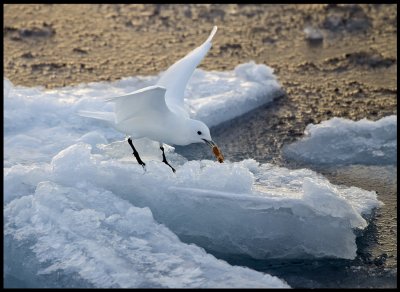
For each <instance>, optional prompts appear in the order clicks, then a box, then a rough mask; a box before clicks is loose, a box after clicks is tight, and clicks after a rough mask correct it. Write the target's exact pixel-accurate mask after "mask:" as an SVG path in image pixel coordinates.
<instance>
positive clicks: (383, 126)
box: [284, 115, 397, 165]
mask: <svg viewBox="0 0 400 292" xmlns="http://www.w3.org/2000/svg"><path fill="white" fill-rule="evenodd" d="M304 133H305V137H304V138H302V139H300V140H299V141H296V142H295V143H293V144H291V145H288V146H287V147H286V148H285V150H284V153H285V155H286V156H287V157H289V158H291V159H295V160H300V161H304V162H307V163H316V164H367V165H371V164H396V163H397V116H396V115H392V116H387V117H384V118H381V119H380V120H378V121H375V122H374V121H370V120H367V119H362V120H360V121H352V120H348V119H344V118H336V117H335V118H332V119H330V120H328V121H323V122H321V123H320V124H317V125H314V124H309V125H308V126H307V127H306V129H305V131H304Z"/></svg>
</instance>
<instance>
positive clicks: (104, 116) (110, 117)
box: [78, 111, 115, 125]
mask: <svg viewBox="0 0 400 292" xmlns="http://www.w3.org/2000/svg"><path fill="white" fill-rule="evenodd" d="M78 115H80V116H82V117H86V118H92V119H97V120H102V121H105V122H108V123H110V124H111V125H114V124H115V118H114V113H111V112H90V111H79V112H78Z"/></svg>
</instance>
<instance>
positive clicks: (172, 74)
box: [157, 26, 217, 112]
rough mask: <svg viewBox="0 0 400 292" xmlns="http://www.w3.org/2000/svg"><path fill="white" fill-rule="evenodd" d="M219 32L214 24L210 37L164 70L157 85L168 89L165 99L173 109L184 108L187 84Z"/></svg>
mask: <svg viewBox="0 0 400 292" xmlns="http://www.w3.org/2000/svg"><path fill="white" fill-rule="evenodd" d="M216 32H217V27H216V26H214V28H213V30H212V31H211V34H210V36H209V37H208V39H207V40H206V41H205V42H204V43H203V44H202V45H201V46H199V47H197V48H196V49H194V50H193V51H191V52H190V53H189V54H187V55H186V56H185V57H184V58H182V59H180V60H179V61H178V62H176V63H175V64H173V65H172V66H171V67H169V68H168V69H167V71H165V72H164V74H163V75H162V76H161V78H160V80H159V81H158V82H157V85H160V86H163V87H165V88H166V89H167V92H166V94H165V101H166V103H167V105H168V107H169V108H170V109H171V110H172V111H175V112H176V111H177V110H176V107H179V108H180V110H182V109H184V102H183V94H184V91H185V88H186V85H187V83H188V81H189V79H190V77H191V76H192V74H193V72H194V69H196V67H197V65H199V64H200V62H201V60H202V59H203V58H204V56H205V55H206V54H207V52H208V50H209V49H210V48H211V40H212V38H213V37H214V35H215V33H216Z"/></svg>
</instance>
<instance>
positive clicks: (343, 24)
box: [3, 4, 397, 287]
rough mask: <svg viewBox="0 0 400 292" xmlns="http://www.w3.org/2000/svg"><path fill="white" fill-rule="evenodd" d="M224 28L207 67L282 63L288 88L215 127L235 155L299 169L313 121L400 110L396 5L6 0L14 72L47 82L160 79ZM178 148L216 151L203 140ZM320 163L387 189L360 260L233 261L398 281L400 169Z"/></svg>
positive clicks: (304, 282)
mask: <svg viewBox="0 0 400 292" xmlns="http://www.w3.org/2000/svg"><path fill="white" fill-rule="evenodd" d="M213 25H218V28H219V29H218V32H217V34H216V36H215V38H214V41H213V47H212V48H211V50H210V52H209V53H208V55H207V56H206V58H205V59H204V60H203V61H202V63H201V64H200V66H199V67H200V68H202V69H206V70H220V71H222V70H231V69H233V68H234V67H235V66H236V65H238V64H241V63H245V62H249V61H250V60H254V61H255V62H257V63H264V64H267V65H269V66H271V67H272V68H274V69H275V73H276V75H277V77H278V80H279V81H280V82H281V84H282V87H283V89H284V90H285V91H286V94H285V95H283V96H282V97H280V98H279V99H278V100H276V101H275V102H273V104H270V105H265V106H262V107H260V108H258V109H256V110H253V111H252V112H250V113H248V114H245V115H243V116H241V117H239V118H237V119H234V120H231V121H227V122H225V123H223V124H221V125H219V126H217V127H214V128H212V129H211V133H212V136H213V138H214V140H215V141H216V142H217V144H218V145H219V146H220V148H221V149H222V151H223V154H224V156H225V158H226V159H227V160H231V161H237V160H241V159H244V158H254V159H256V160H258V161H260V162H272V163H276V164H279V165H284V166H287V167H292V168H295V167H300V166H301V165H296V164H295V163H293V162H290V161H286V160H285V159H284V158H283V157H282V153H281V150H282V146H283V145H285V144H287V143H291V142H293V141H295V140H296V139H298V138H299V137H301V135H302V134H303V131H304V128H305V126H306V125H307V124H309V123H319V122H320V121H323V120H327V119H329V118H331V117H334V116H336V117H344V118H349V119H353V120H359V119H362V118H365V117H366V118H369V119H372V120H377V119H379V118H382V117H384V116H387V115H391V114H397V5H386V4H385V5H384V4H382V5H381V4H375V5H357V4H355V5H335V4H329V5H319V4H318V5H289V4H285V5H274V4H271V5H269V4H268V5H267V4H263V5H236V4H224V5H211V4H206V5H203V4H201V5H200V4H198V5H197V4H196V5H142V4H135V5H94V4H93V5H60V4H57V5H52V4H47V5H46V4H45V5H5V7H4V27H3V30H4V74H5V77H7V78H9V79H10V80H11V81H12V82H13V83H14V84H16V85H24V86H44V87H47V88H54V87H61V86H65V85H75V84H79V83H87V82H98V81H102V80H117V79H120V78H122V77H127V76H133V75H155V74H158V73H159V72H160V71H163V70H165V69H166V68H167V67H168V66H169V65H171V64H172V63H173V62H175V61H176V60H178V59H179V58H181V57H183V56H184V55H185V54H186V53H187V52H189V51H190V50H192V49H193V48H195V47H196V46H197V45H198V44H200V43H201V42H202V41H203V40H204V39H205V38H206V37H207V36H208V34H209V32H210V30H211V28H212V26H213ZM305 28H309V31H312V29H315V30H316V32H314V33H313V34H308V35H307V34H306V33H305V32H304V29H305ZM176 151H177V152H178V153H180V154H182V155H184V156H185V157H187V158H189V159H204V158H208V159H214V158H213V156H212V153H210V152H209V149H206V147H201V145H196V144H192V145H189V146H187V147H176ZM308 167H312V166H308ZM319 171H320V172H322V173H323V174H324V175H326V176H327V177H328V178H329V179H330V180H331V181H332V182H333V183H336V184H347V185H354V186H358V187H361V188H364V189H368V190H376V191H377V192H378V197H379V198H380V199H381V200H382V201H384V203H385V204H386V205H385V206H384V207H382V208H381V209H379V210H378V211H377V214H376V217H374V218H373V219H372V223H371V225H370V226H369V228H368V230H367V231H366V232H365V234H364V235H363V236H362V237H360V238H359V239H358V246H359V256H358V257H357V258H356V259H355V260H354V261H350V262H349V261H340V260H339V261H328V260H327V261H310V262H309V263H306V262H305V261H303V262H302V263H300V264H299V263H296V262H286V263H283V264H282V263H278V264H276V265H275V266H274V265H273V264H271V267H268V265H267V264H268V263H265V262H263V263H252V261H250V260H244V259H239V260H236V261H235V260H234V259H230V261H231V262H232V263H239V264H245V265H248V266H252V267H253V268H256V269H258V270H264V271H267V272H269V273H271V274H276V275H286V276H287V277H288V282H289V284H291V285H293V286H294V287H395V286H396V277H397V179H394V177H393V173H394V172H395V173H396V174H397V166H393V167H392V168H391V167H390V166H389V167H388V168H387V167H363V166H349V167H345V168H338V169H333V170H332V169H320V170H319ZM379 172H381V174H380V175H376V174H377V173H379ZM385 254H386V256H385ZM383 257H385V259H382V258H383ZM318 271H319V275H318ZM302 272H303V275H302V276H297V275H300V274H301V273H302ZM321 272H322V273H323V274H321ZM327 275H331V276H330V277H329V276H327ZM303 276H304V277H303ZM282 277H283V278H285V277H284V276H282ZM289 279H290V280H289Z"/></svg>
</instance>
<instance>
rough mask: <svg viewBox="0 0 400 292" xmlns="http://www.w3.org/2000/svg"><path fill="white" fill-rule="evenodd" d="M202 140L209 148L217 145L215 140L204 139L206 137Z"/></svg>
mask: <svg viewBox="0 0 400 292" xmlns="http://www.w3.org/2000/svg"><path fill="white" fill-rule="evenodd" d="M202 140H203V141H204V142H206V144H207V145H208V146H210V147H211V148H213V147H214V146H217V144H215V142H214V141H213V140H206V139H202Z"/></svg>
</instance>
